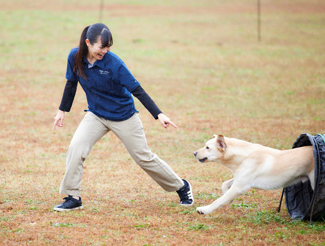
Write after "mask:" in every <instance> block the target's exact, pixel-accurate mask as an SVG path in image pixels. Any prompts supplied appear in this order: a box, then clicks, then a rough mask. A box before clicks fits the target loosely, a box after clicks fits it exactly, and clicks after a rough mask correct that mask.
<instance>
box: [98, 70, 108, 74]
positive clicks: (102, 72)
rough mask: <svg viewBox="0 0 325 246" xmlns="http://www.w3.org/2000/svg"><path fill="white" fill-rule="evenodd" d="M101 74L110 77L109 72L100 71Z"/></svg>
mask: <svg viewBox="0 0 325 246" xmlns="http://www.w3.org/2000/svg"><path fill="white" fill-rule="evenodd" d="M99 73H100V74H102V75H109V71H104V70H99Z"/></svg>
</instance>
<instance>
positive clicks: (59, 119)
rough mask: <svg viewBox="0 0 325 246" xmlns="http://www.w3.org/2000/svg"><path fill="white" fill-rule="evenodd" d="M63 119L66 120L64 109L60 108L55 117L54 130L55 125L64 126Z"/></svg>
mask: <svg viewBox="0 0 325 246" xmlns="http://www.w3.org/2000/svg"><path fill="white" fill-rule="evenodd" d="M63 120H64V111H62V110H59V111H58V112H57V114H56V116H55V117H54V125H53V130H55V127H56V126H58V127H62V126H63Z"/></svg>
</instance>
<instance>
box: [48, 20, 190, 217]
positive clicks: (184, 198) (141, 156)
mask: <svg viewBox="0 0 325 246" xmlns="http://www.w3.org/2000/svg"><path fill="white" fill-rule="evenodd" d="M112 45H113V38H112V35H111V32H110V30H109V29H108V27H107V26H106V25H104V24H101V23H97V24H94V25H91V26H88V27H86V28H85V29H84V30H83V32H82V34H81V38H80V43H79V47H78V48H74V49H72V50H71V51H70V54H69V57H68V64H67V72H66V79H67V83H66V86H65V89H64V92H63V97H62V101H61V104H60V107H59V111H58V112H57V115H56V116H55V119H54V129H55V127H56V126H59V127H62V126H63V120H64V116H65V112H69V111H70V109H71V106H72V103H73V100H74V96H75V93H76V89H77V84H78V82H79V83H80V85H81V87H82V88H83V90H84V91H85V93H86V97H87V101H88V110H87V111H88V112H87V113H86V115H85V117H84V119H83V120H82V122H81V123H80V125H79V127H78V128H77V130H76V132H75V134H74V136H73V138H72V140H71V143H70V146H69V150H68V153H67V160H66V173H65V175H64V178H63V181H62V183H61V187H60V193H61V194H66V195H68V197H65V198H64V200H65V201H64V202H63V203H62V204H60V205H57V206H56V207H54V210H56V211H66V210H73V209H82V208H83V207H82V201H81V197H80V185H81V179H82V172H83V163H84V161H85V159H86V157H87V156H88V154H89V152H90V151H91V149H92V147H93V145H94V144H95V143H96V142H97V141H98V140H99V139H101V138H102V137H103V136H104V135H105V134H106V133H107V132H109V131H112V132H113V133H114V134H116V136H117V137H118V138H120V139H121V141H122V142H123V144H124V146H125V147H126V149H127V150H128V152H129V153H130V155H131V156H132V158H133V159H134V160H135V162H136V163H138V164H139V166H140V167H141V168H142V169H143V170H144V171H146V172H147V173H148V174H149V175H150V176H151V177H152V178H153V179H154V180H155V181H156V182H157V183H158V184H159V185H160V186H161V187H162V188H163V189H165V190H166V191H168V192H171V191H177V193H178V195H179V197H180V203H181V205H186V206H191V205H192V204H193V203H194V199H193V195H192V188H191V185H190V184H189V182H187V181H186V180H182V179H180V178H179V176H178V175H177V174H176V173H175V172H174V171H173V170H172V169H171V168H170V166H169V165H168V164H167V163H165V162H164V161H163V160H161V159H160V158H159V157H158V156H157V155H155V154H153V153H152V152H151V150H150V149H149V148H148V146H147V141H146V137H145V134H144V131H143V126H142V123H141V121H140V119H139V117H138V114H137V113H138V111H137V110H136V108H135V106H134V101H133V97H132V95H133V96H135V97H137V98H138V99H139V100H140V102H141V103H142V104H143V105H144V106H145V108H146V109H147V110H148V111H149V112H150V113H151V114H152V115H153V117H154V118H155V119H159V121H160V122H161V124H162V125H163V127H165V128H166V127H168V126H169V125H172V126H173V127H175V128H176V127H177V126H176V125H175V124H174V123H173V122H172V121H171V120H170V119H169V118H168V117H167V116H166V115H164V114H163V113H162V112H161V111H160V109H159V108H158V107H157V106H156V104H155V103H154V102H153V101H152V99H151V98H150V97H149V95H148V94H147V93H146V92H145V91H144V89H143V88H142V87H141V85H140V83H139V82H138V81H137V80H136V79H135V78H134V77H133V75H132V74H131V73H130V71H129V70H128V69H127V67H126V65H125V64H124V62H123V61H122V60H121V59H120V58H119V57H118V56H117V55H115V54H114V53H112V52H111V51H110V48H111V46H112Z"/></svg>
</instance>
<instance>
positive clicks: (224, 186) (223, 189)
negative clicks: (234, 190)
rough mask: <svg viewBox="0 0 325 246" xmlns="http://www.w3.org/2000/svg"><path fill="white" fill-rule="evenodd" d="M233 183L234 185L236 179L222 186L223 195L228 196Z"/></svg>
mask: <svg viewBox="0 0 325 246" xmlns="http://www.w3.org/2000/svg"><path fill="white" fill-rule="evenodd" d="M233 183H234V178H232V179H229V180H227V181H225V182H223V183H222V186H221V189H222V193H223V194H226V192H227V191H228V190H229V189H230V187H231V186H232V184H233Z"/></svg>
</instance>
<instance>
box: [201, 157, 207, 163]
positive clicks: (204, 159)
mask: <svg viewBox="0 0 325 246" xmlns="http://www.w3.org/2000/svg"><path fill="white" fill-rule="evenodd" d="M207 159H208V158H207V157H204V158H203V159H199V162H205V161H206V160H207Z"/></svg>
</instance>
